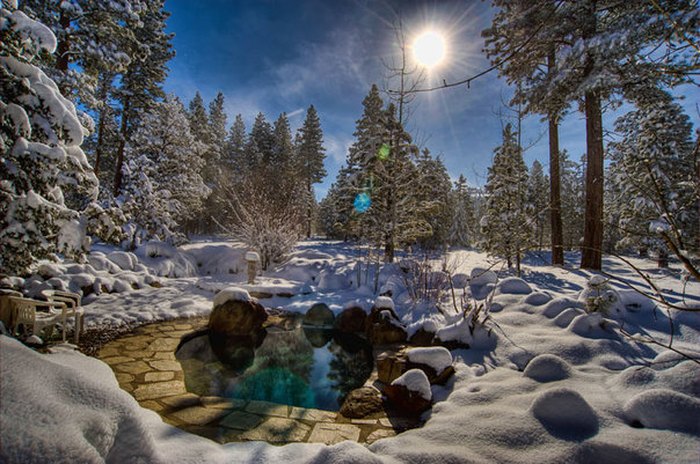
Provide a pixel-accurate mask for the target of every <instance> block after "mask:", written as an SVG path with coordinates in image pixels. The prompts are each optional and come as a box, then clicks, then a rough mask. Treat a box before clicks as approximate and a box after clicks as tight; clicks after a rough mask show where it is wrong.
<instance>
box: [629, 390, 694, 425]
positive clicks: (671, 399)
mask: <svg viewBox="0 0 700 464" xmlns="http://www.w3.org/2000/svg"><path fill="white" fill-rule="evenodd" d="M624 411H625V416H627V419H628V420H629V421H630V422H631V423H633V424H639V425H641V426H643V427H647V428H652V429H668V430H674V431H677V432H684V433H692V434H695V435H697V434H698V433H700V400H698V399H697V398H693V397H692V396H688V395H684V394H683V393H678V392H675V391H673V390H666V389H654V390H648V391H645V392H642V393H639V394H638V395H635V396H634V397H632V399H630V400H629V401H628V402H627V403H626V404H625V406H624Z"/></svg>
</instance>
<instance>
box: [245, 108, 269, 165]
mask: <svg viewBox="0 0 700 464" xmlns="http://www.w3.org/2000/svg"><path fill="white" fill-rule="evenodd" d="M273 144H274V141H273V135H272V126H271V125H270V123H269V122H267V120H266V119H265V115H264V114H262V113H258V115H257V116H256V117H255V121H254V122H253V127H251V129H250V135H249V136H248V143H247V144H246V147H245V157H244V166H245V170H246V172H248V173H249V174H248V175H250V174H252V173H256V172H258V171H259V170H260V169H261V168H262V167H263V166H264V165H265V161H266V160H269V159H270V158H271V156H272V146H273Z"/></svg>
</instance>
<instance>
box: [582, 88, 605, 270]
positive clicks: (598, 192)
mask: <svg viewBox="0 0 700 464" xmlns="http://www.w3.org/2000/svg"><path fill="white" fill-rule="evenodd" d="M585 100H586V101H585V106H586V150H587V154H586V212H585V217H584V226H583V247H582V248H583V249H582V250H581V267H582V268H584V269H594V270H600V269H601V267H602V248H603V116H602V111H601V107H600V96H599V95H598V94H597V93H595V92H586V94H585Z"/></svg>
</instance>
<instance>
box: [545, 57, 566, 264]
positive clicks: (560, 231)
mask: <svg viewBox="0 0 700 464" xmlns="http://www.w3.org/2000/svg"><path fill="white" fill-rule="evenodd" d="M554 60H555V56H554V50H552V51H551V52H550V54H549V56H548V57H547V68H548V69H549V70H550V72H552V69H553V68H554V66H555V61H554ZM548 122H549V205H550V209H549V213H550V216H549V217H550V223H551V230H550V233H551V238H552V265H553V266H563V265H564V248H563V244H564V228H563V226H562V222H561V173H560V161H559V124H558V122H557V117H556V115H554V114H552V113H550V114H549V117H548Z"/></svg>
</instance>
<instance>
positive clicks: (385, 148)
mask: <svg viewBox="0 0 700 464" xmlns="http://www.w3.org/2000/svg"><path fill="white" fill-rule="evenodd" d="M390 153H391V148H389V145H387V144H386V143H383V144H382V146H381V147H379V150H377V158H379V160H380V161H386V160H388V159H389V154H390Z"/></svg>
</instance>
